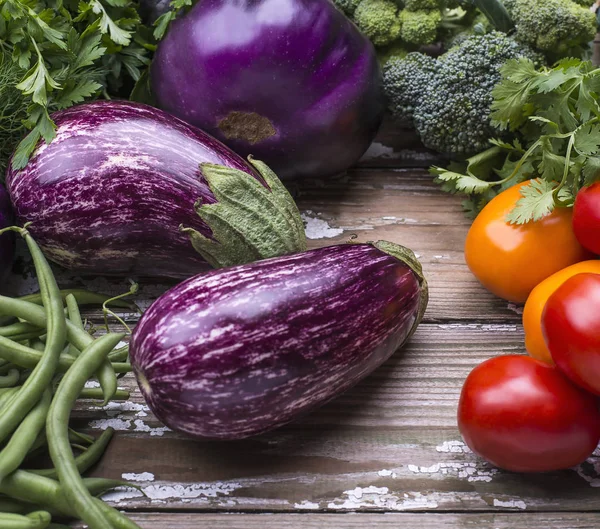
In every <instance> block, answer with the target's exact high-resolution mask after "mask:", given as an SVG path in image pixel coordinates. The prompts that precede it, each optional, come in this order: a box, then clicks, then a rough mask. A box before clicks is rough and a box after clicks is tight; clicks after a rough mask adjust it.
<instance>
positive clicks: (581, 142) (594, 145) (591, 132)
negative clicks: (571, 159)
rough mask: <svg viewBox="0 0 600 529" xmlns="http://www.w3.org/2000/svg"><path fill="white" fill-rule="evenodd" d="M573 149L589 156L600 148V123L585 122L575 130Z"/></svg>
mask: <svg viewBox="0 0 600 529" xmlns="http://www.w3.org/2000/svg"><path fill="white" fill-rule="evenodd" d="M574 147H575V150H576V151H577V152H578V153H579V154H584V155H588V156H591V155H592V154H596V153H598V150H599V148H600V124H598V123H595V124H590V123H587V124H585V125H583V126H581V127H580V128H578V129H577V131H576V132H575V143H574Z"/></svg>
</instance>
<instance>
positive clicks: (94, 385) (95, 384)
mask: <svg viewBox="0 0 600 529" xmlns="http://www.w3.org/2000/svg"><path fill="white" fill-rule="evenodd" d="M99 387H100V382H98V381H96V380H88V381H87V382H86V383H85V386H84V388H86V389H93V388H99Z"/></svg>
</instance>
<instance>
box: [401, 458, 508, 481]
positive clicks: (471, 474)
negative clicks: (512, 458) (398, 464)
mask: <svg viewBox="0 0 600 529" xmlns="http://www.w3.org/2000/svg"><path fill="white" fill-rule="evenodd" d="M482 464H483V463H480V462H466V463H462V462H461V463H435V464H434V465H431V466H428V467H421V466H417V465H408V470H410V471H411V472H414V473H415V474H438V475H439V476H440V478H442V479H443V478H445V477H446V476H455V477H457V478H460V479H466V480H467V481H469V482H471V483H473V482H486V483H489V482H490V481H492V478H493V477H494V476H495V475H496V474H498V473H499V470H498V469H497V468H494V467H482V466H481V465H482Z"/></svg>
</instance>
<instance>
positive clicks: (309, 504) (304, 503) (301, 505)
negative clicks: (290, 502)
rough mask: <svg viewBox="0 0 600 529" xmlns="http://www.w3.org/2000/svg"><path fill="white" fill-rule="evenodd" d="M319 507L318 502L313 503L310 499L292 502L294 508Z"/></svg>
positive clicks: (315, 508)
mask: <svg viewBox="0 0 600 529" xmlns="http://www.w3.org/2000/svg"><path fill="white" fill-rule="evenodd" d="M318 508H319V504H318V503H314V502H312V501H307V500H304V501H301V502H300V503H294V509H303V510H313V511H314V510H317V509H318Z"/></svg>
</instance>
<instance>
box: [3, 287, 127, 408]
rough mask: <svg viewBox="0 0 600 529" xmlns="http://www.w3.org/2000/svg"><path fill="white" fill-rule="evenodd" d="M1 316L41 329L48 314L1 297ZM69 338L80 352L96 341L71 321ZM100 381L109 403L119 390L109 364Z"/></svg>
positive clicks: (26, 304)
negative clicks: (6, 315) (5, 315)
mask: <svg viewBox="0 0 600 529" xmlns="http://www.w3.org/2000/svg"><path fill="white" fill-rule="evenodd" d="M0 314H11V315H14V316H16V317H18V318H21V319H23V320H27V321H29V322H30V323H33V324H34V325H38V326H40V327H43V326H45V325H46V323H47V318H46V314H45V312H44V309H42V308H41V307H38V306H37V305H35V304H33V303H29V302H27V301H23V300H19V299H14V298H9V297H6V296H0ZM67 337H68V339H69V342H71V343H72V344H73V345H74V346H75V347H77V349H79V350H80V351H81V350H83V349H84V348H85V347H87V346H88V345H89V344H90V343H92V342H93V341H94V338H92V337H91V336H90V335H89V334H88V333H87V332H85V331H82V330H81V329H79V328H77V327H76V326H75V325H73V324H72V323H71V322H70V321H67ZM0 356H1V355H0ZM98 380H99V381H100V385H101V386H102V389H103V390H104V399H105V402H108V401H109V400H110V399H111V398H112V395H114V392H115V391H116V390H117V379H116V377H115V371H114V370H113V368H112V367H111V366H110V365H109V364H108V363H107V362H105V363H104V364H103V365H102V369H100V370H99V372H98Z"/></svg>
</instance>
